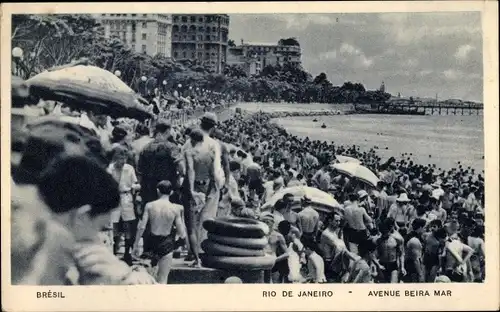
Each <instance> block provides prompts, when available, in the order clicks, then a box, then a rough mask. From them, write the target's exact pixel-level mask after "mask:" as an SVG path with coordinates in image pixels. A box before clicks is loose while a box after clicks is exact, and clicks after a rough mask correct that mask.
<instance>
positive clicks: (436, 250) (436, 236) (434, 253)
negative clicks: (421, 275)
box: [423, 220, 447, 283]
mask: <svg viewBox="0 0 500 312" xmlns="http://www.w3.org/2000/svg"><path fill="white" fill-rule="evenodd" d="M429 228H430V230H431V231H430V233H425V234H424V236H423V237H424V268H425V281H426V282H427V283H432V282H434V280H435V279H436V276H437V273H438V270H439V266H440V260H439V257H440V254H441V252H442V248H443V247H444V243H445V239H446V236H447V235H446V230H445V229H444V228H443V226H442V223H441V221H440V220H433V221H431V222H430V223H429Z"/></svg>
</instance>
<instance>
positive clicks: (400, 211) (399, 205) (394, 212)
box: [387, 193, 410, 236]
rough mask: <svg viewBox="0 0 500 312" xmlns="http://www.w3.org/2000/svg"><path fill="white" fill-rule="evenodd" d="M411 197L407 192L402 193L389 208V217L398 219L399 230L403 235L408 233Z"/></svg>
mask: <svg viewBox="0 0 500 312" xmlns="http://www.w3.org/2000/svg"><path fill="white" fill-rule="evenodd" d="M409 203H410V199H409V198H408V195H407V194H406V193H401V194H400V195H399V197H398V198H397V199H396V203H394V204H392V205H391V207H390V208H389V213H388V214H387V217H388V218H393V219H394V220H396V225H397V229H398V231H399V232H400V233H401V235H403V236H404V235H406V233H407V226H408V222H409V221H410V209H408V208H409V207H408V204H409Z"/></svg>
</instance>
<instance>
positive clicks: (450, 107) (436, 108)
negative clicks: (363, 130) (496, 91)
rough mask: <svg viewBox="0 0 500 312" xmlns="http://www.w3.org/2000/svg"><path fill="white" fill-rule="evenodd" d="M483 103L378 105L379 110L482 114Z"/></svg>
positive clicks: (421, 113) (428, 113)
mask: <svg viewBox="0 0 500 312" xmlns="http://www.w3.org/2000/svg"><path fill="white" fill-rule="evenodd" d="M483 109H484V105H483V104H482V103H467V102H466V103H461V104H457V103H446V102H442V103H422V102H415V103H387V104H381V105H379V106H378V110H379V111H386V112H404V113H415V114H418V115H424V114H425V115H481V114H482V111H483Z"/></svg>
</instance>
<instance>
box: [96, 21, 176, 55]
mask: <svg viewBox="0 0 500 312" xmlns="http://www.w3.org/2000/svg"><path fill="white" fill-rule="evenodd" d="M95 17H96V18H97V19H98V20H99V21H100V22H101V24H102V25H103V26H104V36H105V37H106V38H110V37H112V36H116V37H118V38H120V39H121V40H122V41H123V42H124V43H126V44H127V45H128V46H129V47H130V48H131V49H132V50H134V51H135V52H137V53H145V54H148V55H151V56H154V55H157V54H161V55H163V56H165V57H171V56H172V53H171V51H172V45H171V42H172V16H171V15H169V14H109V13H107V14H97V15H95Z"/></svg>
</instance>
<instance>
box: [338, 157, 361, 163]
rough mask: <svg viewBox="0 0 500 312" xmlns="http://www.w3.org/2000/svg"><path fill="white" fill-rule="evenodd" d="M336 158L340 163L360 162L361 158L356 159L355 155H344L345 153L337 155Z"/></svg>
mask: <svg viewBox="0 0 500 312" xmlns="http://www.w3.org/2000/svg"><path fill="white" fill-rule="evenodd" d="M335 158H336V159H337V160H338V161H339V162H340V163H356V164H360V163H361V160H359V159H356V158H354V157H350V156H343V155H335Z"/></svg>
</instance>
